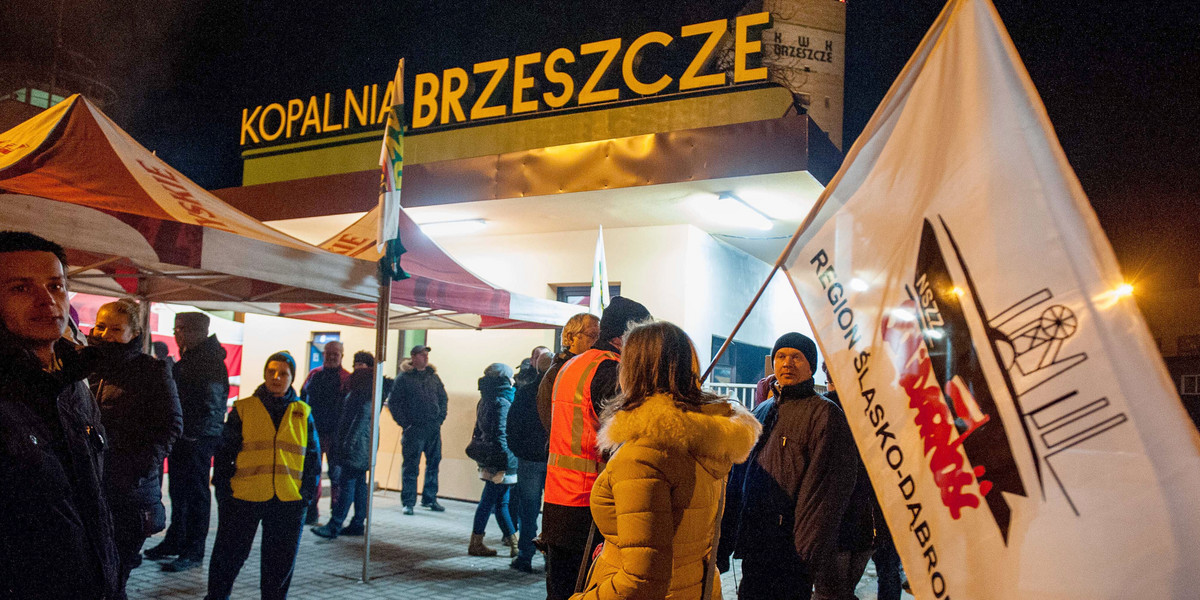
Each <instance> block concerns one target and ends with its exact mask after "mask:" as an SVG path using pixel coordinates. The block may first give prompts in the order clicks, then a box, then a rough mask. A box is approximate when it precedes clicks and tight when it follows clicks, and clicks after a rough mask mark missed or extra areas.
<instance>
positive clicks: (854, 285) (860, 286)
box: [850, 277, 871, 292]
mask: <svg viewBox="0 0 1200 600" xmlns="http://www.w3.org/2000/svg"><path fill="white" fill-rule="evenodd" d="M850 289H852V290H855V291H858V292H865V291H867V290H868V289H871V286H869V285H867V282H865V281H863V280H861V279H859V278H857V277H855V278H854V279H851V280H850Z"/></svg>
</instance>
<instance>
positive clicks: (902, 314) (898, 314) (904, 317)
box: [892, 308, 917, 323]
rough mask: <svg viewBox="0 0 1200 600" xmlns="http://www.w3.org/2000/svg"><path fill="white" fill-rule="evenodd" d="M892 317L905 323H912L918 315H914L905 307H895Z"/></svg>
mask: <svg viewBox="0 0 1200 600" xmlns="http://www.w3.org/2000/svg"><path fill="white" fill-rule="evenodd" d="M892 317H894V318H895V319H896V320H898V321H904V322H905V323H912V322H913V321H916V320H917V315H914V314H913V313H912V311H910V310H908V309H904V308H893V309H892Z"/></svg>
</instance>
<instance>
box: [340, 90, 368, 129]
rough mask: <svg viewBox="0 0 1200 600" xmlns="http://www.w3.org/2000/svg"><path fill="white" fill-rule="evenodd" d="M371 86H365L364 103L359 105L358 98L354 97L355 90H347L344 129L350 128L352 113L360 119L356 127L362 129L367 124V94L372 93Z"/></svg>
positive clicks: (343, 117) (343, 119)
mask: <svg viewBox="0 0 1200 600" xmlns="http://www.w3.org/2000/svg"><path fill="white" fill-rule="evenodd" d="M370 90H371V87H370V86H366V85H364V86H363V101H362V104H359V103H358V98H355V97H354V90H350V89H347V90H346V106H345V108H344V109H343V111H342V112H343V113H344V114H343V116H342V127H345V128H347V129H349V128H350V112H351V111H353V112H354V116H355V118H357V119H358V125H356V127H362V126H364V125H366V124H367V93H368V92H370Z"/></svg>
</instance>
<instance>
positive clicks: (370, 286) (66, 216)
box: [0, 95, 578, 329]
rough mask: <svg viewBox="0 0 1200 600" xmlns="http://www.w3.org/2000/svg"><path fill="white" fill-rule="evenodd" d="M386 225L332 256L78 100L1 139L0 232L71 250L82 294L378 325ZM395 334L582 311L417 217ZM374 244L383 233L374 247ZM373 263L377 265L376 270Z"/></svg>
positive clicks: (409, 233)
mask: <svg viewBox="0 0 1200 600" xmlns="http://www.w3.org/2000/svg"><path fill="white" fill-rule="evenodd" d="M371 217H372V215H368V216H367V217H364V218H363V219H362V220H361V221H360V222H359V223H356V224H355V225H354V226H352V227H351V228H349V229H347V230H346V231H345V232H343V233H342V234H340V235H339V236H338V237H337V238H336V240H337V242H336V243H328V244H326V245H325V246H326V248H327V249H322V248H318V247H315V246H312V245H310V244H307V243H305V242H303V241H301V240H298V239H296V238H293V237H291V236H289V235H287V234H284V233H282V232H280V231H278V230H276V229H273V228H271V227H269V226H267V225H264V224H263V223H261V222H260V221H258V220H256V219H254V218H252V217H250V216H248V215H246V214H245V213H242V212H241V211H238V210H237V209H235V208H233V207H231V206H229V205H228V204H226V203H225V202H223V201H221V200H220V199H219V198H217V197H216V196H214V195H212V194H211V193H209V192H208V191H206V190H204V189H203V188H201V187H200V186H198V185H196V184H195V183H193V182H192V181H191V180H189V179H188V178H187V177H185V176H183V175H182V174H181V173H179V172H178V171H176V170H175V169H173V168H171V167H170V166H169V165H167V164H166V163H165V162H163V161H162V160H160V159H159V158H158V157H156V156H155V155H154V154H153V153H151V152H150V151H148V150H147V149H146V148H144V147H142V146H141V145H140V144H138V143H137V142H136V141H135V140H134V139H133V138H132V137H130V136H129V135H128V134H127V133H125V132H124V131H122V130H121V129H120V128H119V127H117V125H116V124H115V123H113V122H112V121H111V120H110V119H109V118H108V117H107V116H106V115H104V113H103V112H101V111H100V110H99V109H98V108H96V107H95V105H93V104H91V103H90V102H88V100H87V99H86V98H83V97H81V96H78V95H75V96H72V97H70V98H68V99H67V100H65V101H63V102H62V103H60V104H58V105H56V106H54V107H52V108H50V109H49V110H46V111H44V112H42V113H41V114H39V115H37V116H36V117H34V118H32V119H30V120H29V121H26V122H25V123H22V124H21V125H19V126H17V127H15V128H13V129H11V130H9V131H8V132H5V133H3V134H0V226H2V227H3V228H5V229H19V230H24V231H31V232H34V233H37V234H38V235H41V236H43V237H46V238H48V239H51V240H54V241H56V242H58V243H60V244H62V245H63V246H64V247H65V248H67V250H68V256H69V258H70V261H71V264H72V265H76V266H75V267H73V268H72V270H71V273H70V276H71V279H72V289H74V290H78V291H88V292H94V293H101V294H107V295H126V294H128V295H136V296H138V297H141V298H144V299H146V300H151V301H156V302H179V303H187V304H192V305H195V306H200V307H204V308H210V309H225V310H235V311H243V312H254V313H261V314H271V315H279V316H286V317H296V318H303V319H307V320H316V321H323V322H334V323H339V324H345V325H355V326H361V327H371V326H373V325H374V321H375V316H374V312H375V310H374V304H373V303H372V301H374V300H376V299H377V296H378V288H377V286H378V274H377V267H376V264H375V263H374V262H372V261H373V260H375V259H377V258H378V256H377V255H375V254H374V253H373V252H374V251H373V248H372V249H370V250H369V251H366V252H364V251H363V250H362V249H361V248H360V247H359V246H360V245H362V244H365V243H366V241H365V240H362V239H360V240H359V243H358V244H355V243H354V239H356V238H355V236H356V235H357V232H358V231H359V229H360V228H361V229H366V230H372V229H373V227H374V225H373V223H374V221H369V219H370V218H371ZM401 218H402V223H401V232H402V235H403V236H404V238H403V239H404V243H405V244H406V245H407V246H408V247H409V252H408V253H407V254H405V256H404V259H403V262H404V267H405V269H407V270H408V271H409V272H410V273H411V274H412V275H413V277H412V279H410V280H406V281H404V282H398V283H396V284H394V285H393V287H392V292H391V300H392V302H393V303H394V304H396V305H398V306H395V307H394V308H393V309H392V311H391V314H392V315H394V316H393V317H391V318H390V319H389V326H391V327H393V328H406V329H439V328H471V329H485V328H500V327H526V328H549V327H555V326H560V325H562V324H563V323H564V322H565V321H566V320H567V319H568V318H570V316H571V315H572V314H574V313H575V312H578V309H577V308H574V307H571V306H570V305H566V304H563V303H559V302H554V301H551V300H546V299H541V298H533V297H528V296H522V295H520V294H515V293H511V292H508V291H506V290H503V289H501V288H499V287H496V286H494V285H492V284H489V283H487V282H486V281H484V280H482V279H480V278H478V277H476V276H475V275H472V274H471V273H469V272H467V271H466V270H465V269H463V268H462V267H461V266H460V265H458V264H457V263H456V262H455V261H454V259H452V258H451V257H449V256H448V255H446V254H445V252H443V251H442V250H441V249H440V248H438V247H437V245H436V244H434V243H433V242H432V241H431V240H429V239H428V238H427V237H425V235H424V234H423V233H421V231H420V229H419V228H417V227H416V225H415V224H413V223H412V221H411V220H410V219H408V218H407V216H402V217H401ZM361 237H367V238H370V240H371V242H370V243H371V244H373V239H374V234H373V231H372V232H371V233H370V235H367V236H361ZM364 259H366V260H364Z"/></svg>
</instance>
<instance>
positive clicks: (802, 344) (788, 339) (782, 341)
mask: <svg viewBox="0 0 1200 600" xmlns="http://www.w3.org/2000/svg"><path fill="white" fill-rule="evenodd" d="M780 348H793V349H795V350H799V351H800V353H801V354H803V355H804V358H805V360H807V361H808V368H810V369H812V370H813V371H814V372H815V371H816V369H817V366H818V363H817V344H816V342H814V341H812V338H810V337H808V336H807V335H804V334H802V333H796V332H795V331H793V332H790V333H785V334H783V335H781V336H779V339H777V340H775V347H774V348H771V360H775V354H776V353H777V352H779V349H780Z"/></svg>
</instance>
